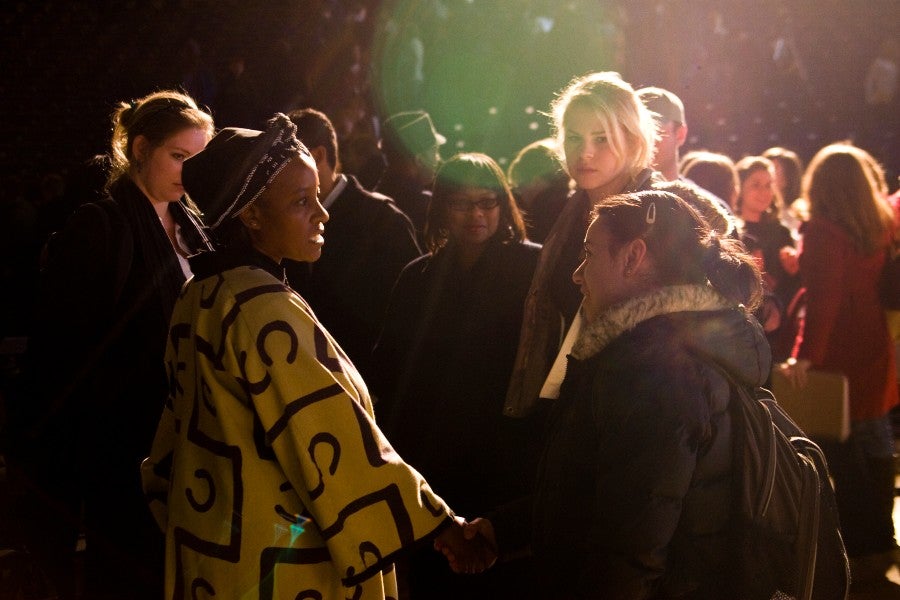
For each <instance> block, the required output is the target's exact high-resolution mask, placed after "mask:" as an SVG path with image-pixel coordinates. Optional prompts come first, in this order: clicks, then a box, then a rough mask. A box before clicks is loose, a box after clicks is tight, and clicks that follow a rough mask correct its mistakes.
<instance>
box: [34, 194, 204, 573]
mask: <svg viewBox="0 0 900 600" xmlns="http://www.w3.org/2000/svg"><path fill="white" fill-rule="evenodd" d="M172 211H173V215H174V217H175V220H176V222H178V224H179V225H180V226H181V231H182V237H183V238H184V239H185V241H186V242H187V243H188V244H190V245H191V250H193V251H198V250H200V249H204V248H207V247H208V246H207V244H206V240H205V238H204V237H203V235H202V234H201V226H200V224H199V221H198V220H197V219H196V217H195V216H193V214H192V213H189V212H188V211H187V210H186V209H185V208H184V206H183V205H181V204H177V205H173V208H172ZM49 251H50V256H49V260H48V264H47V268H46V270H45V272H44V273H43V274H42V282H41V289H40V293H39V301H38V306H37V309H36V312H35V314H36V316H37V320H36V325H35V327H34V330H33V331H32V335H31V338H30V340H29V349H28V354H27V357H26V358H27V374H28V380H29V382H30V389H31V391H32V393H33V395H32V396H30V397H29V407H28V409H29V410H28V411H22V412H21V413H20V414H19V415H18V417H19V418H20V419H21V424H22V434H23V438H22V439H21V440H19V441H18V443H17V448H18V449H19V451H20V452H21V453H22V460H23V462H24V463H25V464H26V465H27V467H26V468H28V469H29V470H30V471H31V472H32V476H33V477H34V478H35V481H36V482H37V484H38V485H39V486H42V490H41V492H42V494H44V496H42V498H51V499H52V502H53V503H54V504H53V505H54V507H55V508H54V513H53V514H52V518H53V519H61V520H63V521H66V522H65V524H64V526H73V525H75V524H76V522H77V521H79V520H81V517H80V515H79V512H80V510H82V506H83V511H84V516H83V524H84V525H85V526H86V527H87V534H88V546H89V552H93V551H101V552H103V553H105V554H106V556H107V557H108V558H111V559H114V560H120V561H121V564H120V565H119V566H116V567H110V568H112V569H115V571H116V575H117V576H118V577H121V578H122V579H123V580H128V581H131V582H132V583H134V584H135V585H142V584H139V583H138V579H136V577H138V575H135V573H137V572H139V571H140V570H141V569H146V568H147V567H148V566H149V565H150V562H154V563H157V562H158V563H160V564H161V561H160V560H159V559H160V558H161V557H160V556H159V550H160V549H161V548H162V537H161V534H160V532H159V530H158V528H157V527H156V526H155V523H153V521H152V519H150V518H148V515H149V512H148V510H147V506H146V502H145V500H144V498H143V492H142V490H141V484H140V477H139V470H140V464H141V461H142V460H143V458H144V457H146V456H147V454H148V453H149V450H150V444H151V442H152V441H153V435H154V432H155V430H156V424H157V423H158V422H159V415H160V414H161V413H162V409H163V406H164V404H165V402H166V398H167V396H168V376H167V374H166V370H165V367H164V364H163V356H164V353H165V344H166V339H167V334H168V331H169V318H170V316H171V311H172V307H173V305H174V302H175V299H176V298H177V295H178V293H179V291H180V289H181V286H182V284H183V283H184V281H185V277H184V273H183V271H182V270H181V267H180V265H179V262H178V259H177V256H176V254H175V251H174V249H173V248H172V244H171V242H170V241H169V238H168V236H167V235H166V232H165V230H164V229H163V227H162V224H161V222H160V220H159V217H158V216H157V214H156V212H155V211H154V209H153V207H152V205H151V204H150V201H149V200H148V199H147V198H146V197H145V196H144V194H143V193H142V192H141V191H140V190H139V189H138V188H137V187H136V186H135V185H134V183H132V181H131V180H130V179H128V178H127V177H122V178H121V179H120V180H119V181H117V182H116V183H115V184H114V185H113V186H112V189H111V195H110V196H109V197H106V198H104V199H102V200H100V201H98V202H96V203H88V204H85V205H83V206H82V207H80V208H79V209H78V210H77V211H76V212H75V213H74V214H73V215H72V216H71V218H70V219H69V220H68V222H67V224H66V226H65V228H64V229H63V230H62V231H60V233H59V234H58V236H57V237H56V238H55V239H54V240H53V242H52V244H51V245H50V247H49ZM49 519H50V515H48V523H49V522H52V521H51V520H49ZM64 526H62V525H61V526H60V528H59V529H58V539H57V541H58V542H59V543H60V544H65V545H67V546H68V547H69V548H71V547H73V545H74V537H73V538H71V539H66V536H67V535H70V534H71V531H67V530H65V529H64ZM157 546H158V547H157ZM103 564H107V563H103ZM109 564H112V563H109ZM145 575H147V574H145ZM147 577H148V579H145V580H144V581H148V580H149V581H153V582H154V585H157V584H158V581H157V579H158V577H159V574H154V573H150V574H149V575H147ZM101 578H105V579H108V580H109V581H110V582H112V581H113V579H112V578H110V577H109V574H106V575H102V576H101ZM89 579H90V576H89ZM88 585H89V586H91V585H92V582H91V581H89V582H88ZM110 585H112V583H111V584H110Z"/></svg>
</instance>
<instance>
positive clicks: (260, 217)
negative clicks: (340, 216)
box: [245, 156, 328, 262]
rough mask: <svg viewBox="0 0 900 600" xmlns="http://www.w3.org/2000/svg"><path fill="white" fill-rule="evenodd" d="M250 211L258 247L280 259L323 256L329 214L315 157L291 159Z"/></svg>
mask: <svg viewBox="0 0 900 600" xmlns="http://www.w3.org/2000/svg"><path fill="white" fill-rule="evenodd" d="M247 212H248V213H249V214H248V215H247V217H246V218H245V223H248V227H249V228H250V231H251V238H252V239H253V242H254V246H255V247H256V248H257V250H259V251H260V252H262V253H263V254H266V255H267V256H269V257H270V258H272V259H273V260H275V261H276V262H281V259H283V258H290V259H292V260H296V261H303V262H314V261H316V260H318V259H319V257H320V256H321V255H322V246H323V245H324V243H325V238H324V235H323V234H324V231H325V227H324V223H325V222H326V221H327V220H328V213H327V212H326V211H325V209H324V208H323V207H322V205H321V204H320V203H319V177H318V174H317V173H316V169H315V165H314V163H313V162H312V161H311V160H304V159H301V157H299V156H298V157H297V158H295V159H293V160H291V161H290V162H289V163H288V164H287V166H285V168H284V169H283V170H282V171H281V173H279V174H278V176H277V177H276V178H275V180H274V181H273V182H272V184H271V185H270V186H269V187H268V189H266V191H265V192H264V193H263V195H262V196H261V197H260V199H259V200H258V201H257V202H255V203H253V204H252V205H251V206H250V208H249V209H248V211H247Z"/></svg>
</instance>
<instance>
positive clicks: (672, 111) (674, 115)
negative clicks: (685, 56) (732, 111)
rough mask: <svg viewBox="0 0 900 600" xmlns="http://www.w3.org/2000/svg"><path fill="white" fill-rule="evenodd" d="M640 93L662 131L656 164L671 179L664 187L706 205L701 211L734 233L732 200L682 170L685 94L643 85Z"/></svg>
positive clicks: (695, 203) (713, 223) (725, 231)
mask: <svg viewBox="0 0 900 600" xmlns="http://www.w3.org/2000/svg"><path fill="white" fill-rule="evenodd" d="M637 95H638V97H640V99H641V101H642V102H643V103H644V106H646V107H647V108H648V109H649V110H650V112H651V113H653V118H654V119H656V124H657V130H658V133H659V135H658V136H657V138H656V147H655V152H654V156H653V168H654V169H656V170H657V171H658V172H659V174H660V175H662V177H663V179H665V180H666V181H668V182H670V183H669V186H663V189H666V190H667V191H670V192H673V193H675V194H677V195H678V196H680V197H681V198H682V199H683V200H686V201H688V202H690V203H691V204H693V206H694V207H695V208H702V210H700V212H701V214H702V215H703V216H704V218H706V220H707V222H708V223H709V225H710V226H711V227H712V228H713V229H716V230H717V231H719V233H723V234H729V235H733V234H734V232H735V231H736V229H735V223H734V219H733V217H732V215H731V207H730V206H729V205H728V202H727V201H726V200H725V199H723V198H719V197H718V196H716V195H715V194H713V193H712V192H709V191H708V190H705V189H703V188H701V187H700V186H699V185H697V184H696V183H694V182H693V181H691V180H690V179H687V178H685V177H682V176H681V173H680V172H679V169H678V165H679V163H680V162H681V158H680V152H681V147H682V146H683V145H684V142H685V140H687V134H688V127H687V120H686V119H685V117H684V103H683V102H682V101H681V98H679V97H678V96H676V95H675V94H673V93H672V92H670V91H669V90H666V89H663V88H660V87H645V88H641V89H639V90H638V91H637ZM708 205H712V206H711V207H708Z"/></svg>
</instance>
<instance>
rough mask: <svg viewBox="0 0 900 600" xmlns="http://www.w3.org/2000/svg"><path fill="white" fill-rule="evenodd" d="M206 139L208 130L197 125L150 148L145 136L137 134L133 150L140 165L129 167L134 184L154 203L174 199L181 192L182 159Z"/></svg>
mask: <svg viewBox="0 0 900 600" xmlns="http://www.w3.org/2000/svg"><path fill="white" fill-rule="evenodd" d="M208 141H209V132H208V131H207V130H205V129H201V128H199V127H188V128H185V129H182V130H180V131H178V132H177V133H175V134H173V135H171V136H169V137H167V138H166V139H165V140H163V143H162V144H160V145H159V146H156V147H153V148H151V147H150V145H149V142H148V141H147V138H145V137H143V136H140V135H139V136H137V138H136V139H135V141H134V153H135V160H136V161H137V163H138V165H139V168H135V169H133V170H132V173H133V174H134V179H135V181H136V183H138V185H139V186H140V187H141V189H142V191H143V192H144V193H145V194H146V195H147V196H148V197H149V198H150V200H151V201H152V202H154V203H165V202H177V201H178V200H179V199H180V198H181V196H183V195H184V186H183V185H182V183H181V168H182V165H183V164H184V161H185V160H186V159H188V158H190V157H191V156H193V155H194V154H196V153H198V152H200V151H201V150H203V148H205V147H206V143H207V142H208Z"/></svg>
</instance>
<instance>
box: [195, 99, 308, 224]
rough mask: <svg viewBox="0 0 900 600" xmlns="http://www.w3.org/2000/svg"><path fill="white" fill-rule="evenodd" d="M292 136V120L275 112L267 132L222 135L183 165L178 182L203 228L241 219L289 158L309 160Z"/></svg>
mask: <svg viewBox="0 0 900 600" xmlns="http://www.w3.org/2000/svg"><path fill="white" fill-rule="evenodd" d="M296 132H297V128H296V126H295V125H294V124H293V123H291V120H290V119H288V118H287V116H285V115H283V114H281V113H278V114H276V115H275V117H273V118H272V119H271V120H270V121H269V122H268V124H267V128H266V131H256V130H255V129H241V128H238V127H227V128H225V129H223V130H221V131H220V132H219V133H217V134H216V135H215V137H213V139H212V140H210V142H209V144H207V145H206V148H204V149H203V150H201V151H200V152H198V153H197V154H195V155H194V156H192V157H190V158H188V159H187V160H186V161H184V168H183V170H182V173H181V181H182V184H183V185H184V189H185V190H186V191H187V193H188V195H189V196H190V197H191V200H193V201H194V202H195V203H196V204H197V206H198V207H199V208H200V210H201V211H202V213H203V221H204V223H206V224H207V225H208V226H209V227H210V228H211V229H215V228H217V227H218V226H219V225H221V224H222V223H224V222H225V221H227V220H228V219H230V218H232V217H235V216H237V215H239V214H240V213H241V211H243V210H244V209H245V208H247V207H248V206H249V205H250V204H251V203H252V202H253V201H254V200H256V199H257V198H259V196H260V195H261V194H262V193H263V192H264V191H265V190H266V188H267V187H268V186H269V184H271V183H272V181H273V180H274V179H275V177H277V176H278V174H279V173H280V172H281V170H282V169H283V168H284V167H285V165H287V164H288V162H290V161H291V159H294V158H297V157H299V156H302V155H306V156H310V155H309V150H307V149H306V146H304V145H303V144H302V143H300V141H299V140H297V137H296V135H295V134H296ZM310 160H312V157H310Z"/></svg>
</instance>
